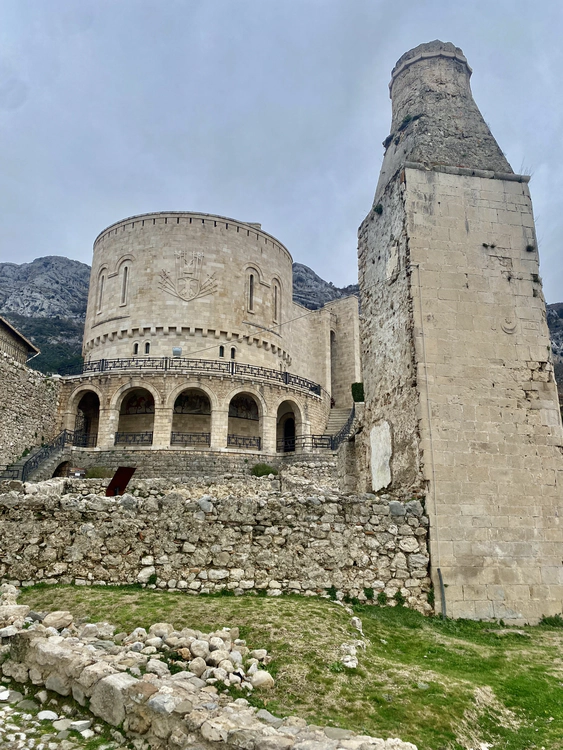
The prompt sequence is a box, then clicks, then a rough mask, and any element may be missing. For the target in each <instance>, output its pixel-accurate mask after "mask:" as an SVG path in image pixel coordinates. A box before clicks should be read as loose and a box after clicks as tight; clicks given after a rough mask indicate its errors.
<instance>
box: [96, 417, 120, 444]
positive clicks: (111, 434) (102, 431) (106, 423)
mask: <svg viewBox="0 0 563 750" xmlns="http://www.w3.org/2000/svg"><path fill="white" fill-rule="evenodd" d="M118 425H119V409H103V408H100V421H99V424H98V442H97V447H98V448H113V447H114V444H115V433H116V432H117V427H118Z"/></svg>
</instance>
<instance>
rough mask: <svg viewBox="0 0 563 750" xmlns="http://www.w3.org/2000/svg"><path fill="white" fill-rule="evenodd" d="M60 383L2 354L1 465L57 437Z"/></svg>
mask: <svg viewBox="0 0 563 750" xmlns="http://www.w3.org/2000/svg"><path fill="white" fill-rule="evenodd" d="M59 388H60V380H58V379H57V378H48V377H45V375H43V374H42V373H40V372H37V371H36V370H31V369H30V368H29V367H26V366H25V365H24V364H22V363H20V362H17V361H16V360H14V359H13V358H12V357H10V356H9V355H8V354H6V353H5V352H1V351H0V464H10V463H12V462H13V461H15V460H17V459H18V458H19V457H20V456H21V454H22V453H23V451H24V450H26V449H28V448H31V447H33V446H36V445H40V444H41V443H42V442H46V441H48V440H50V439H51V438H53V437H54V436H55V434H56V430H57V416H56V415H57V408H58V401H59Z"/></svg>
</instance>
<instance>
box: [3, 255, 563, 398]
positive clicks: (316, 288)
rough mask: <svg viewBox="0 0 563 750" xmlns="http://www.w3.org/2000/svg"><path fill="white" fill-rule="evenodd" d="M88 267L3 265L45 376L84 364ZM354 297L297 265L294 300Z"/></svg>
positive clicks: (556, 329)
mask: <svg viewBox="0 0 563 750" xmlns="http://www.w3.org/2000/svg"><path fill="white" fill-rule="evenodd" d="M89 279H90V266H88V265H86V264H85V263H80V262H79V261H77V260H70V259H69V258H63V257H61V256H57V255H49V256H47V257H45V258H37V259H36V260H34V261H32V262H31V263H22V264H21V265H18V264H17V263H0V314H1V315H3V316H4V317H6V318H7V319H8V320H9V321H10V322H11V323H12V324H13V325H15V326H16V328H18V329H19V330H20V331H21V332H22V333H23V334H24V335H25V336H27V337H28V338H29V339H31V341H33V343H34V344H36V345H37V346H38V347H39V348H40V349H41V352H42V353H41V355H40V356H39V357H36V358H35V359H34V360H33V361H32V362H31V363H30V364H32V366H34V367H35V368H36V369H38V370H40V371H41V372H50V373H55V372H58V373H60V374H62V375H64V374H66V373H69V372H71V371H72V370H73V369H74V368H75V367H76V366H77V365H79V363H80V362H81V356H80V351H81V345H82V333H83V328H84V317H85V314H86V302H87V299H88V283H89ZM351 294H355V295H358V285H357V284H350V285H349V286H346V287H336V286H334V284H333V283H332V282H328V281H325V280H324V279H322V278H321V277H320V276H319V275H318V274H316V273H315V272H314V271H313V270H311V269H310V268H309V267H308V266H305V265H303V264H302V263H294V264H293V299H294V301H295V302H297V303H299V304H300V305H303V306H304V307H307V308H308V309H309V310H317V309H318V308H319V307H322V306H323V305H325V304H326V303H327V302H331V301H332V300H335V299H340V298H341V297H347V296H349V295H351ZM547 322H548V325H549V330H550V332H551V340H552V346H553V354H554V357H555V362H556V373H557V379H558V382H560V383H562V384H563V302H558V303H556V304H553V305H548V308H547Z"/></svg>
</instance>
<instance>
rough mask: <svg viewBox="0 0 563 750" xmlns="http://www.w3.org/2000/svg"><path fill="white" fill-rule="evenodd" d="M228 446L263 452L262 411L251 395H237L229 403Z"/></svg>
mask: <svg viewBox="0 0 563 750" xmlns="http://www.w3.org/2000/svg"><path fill="white" fill-rule="evenodd" d="M227 446H228V447H229V448H246V449H253V450H261V447H262V417H261V410H260V406H259V404H258V401H257V400H256V398H255V397H254V396H253V395H252V394H250V393H237V394H236V395H235V396H233V398H232V399H231V401H230V403H229V425H228V434H227Z"/></svg>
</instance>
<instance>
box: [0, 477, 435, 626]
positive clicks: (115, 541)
mask: <svg viewBox="0 0 563 750" xmlns="http://www.w3.org/2000/svg"><path fill="white" fill-rule="evenodd" d="M333 472H334V465H333V464H330V463H329V464H327V463H324V464H322V463H320V464H317V465H311V464H308V463H307V464H304V463H299V462H296V463H295V464H294V465H293V466H292V467H290V468H288V469H286V470H285V471H284V472H283V474H282V476H281V480H280V479H273V480H270V479H267V478H263V479H255V478H250V477H248V478H229V479H225V480H223V481H215V482H213V481H207V482H198V481H196V480H193V481H191V482H186V483H182V484H178V485H175V484H173V483H171V482H167V481H166V480H147V481H142V480H141V481H140V480H137V481H134V482H133V483H132V484H131V486H130V493H129V494H126V495H123V496H122V497H118V498H106V497H104V496H103V495H102V494H100V493H101V492H103V486H104V483H103V482H102V481H99V480H98V481H96V480H86V481H81V482H79V481H77V480H62V479H57V480H50V481H48V482H43V483H39V484H28V485H25V486H24V487H18V486H17V483H13V484H11V485H9V486H8V485H7V486H5V487H4V488H3V489H4V492H3V493H2V494H1V495H0V579H2V580H5V581H8V582H16V585H19V584H29V583H32V582H37V581H45V582H52V583H54V582H62V583H70V582H75V583H78V584H89V583H102V582H103V583H106V584H111V583H137V582H141V583H151V584H152V583H153V581H155V580H156V586H158V587H160V588H168V589H179V590H185V591H187V592H189V593H201V592H211V591H219V590H221V589H223V588H227V589H230V590H233V591H234V592H235V593H243V592H244V591H249V590H253V589H256V590H260V589H262V590H266V591H267V592H268V593H269V594H270V595H278V594H281V593H282V592H283V591H290V592H294V593H303V594H309V595H311V594H324V593H325V592H326V589H328V588H330V587H333V586H334V587H335V588H336V589H337V590H338V591H339V592H340V593H341V595H342V594H348V595H350V596H355V597H358V598H360V599H365V598H366V593H365V591H364V589H373V591H374V593H375V594H377V593H378V592H381V591H385V592H386V593H387V595H388V596H389V597H393V595H394V594H395V593H396V592H397V591H400V592H401V593H402V595H403V596H404V598H405V600H406V601H407V603H408V604H409V606H411V607H415V608H417V609H419V610H421V611H425V612H427V611H430V609H431V608H430V606H429V605H428V602H427V592H428V590H429V587H430V579H429V578H428V575H427V566H428V551H427V543H426V539H427V530H428V518H427V516H426V515H425V513H424V508H423V505H422V504H421V503H420V501H418V500H416V499H413V500H409V501H408V502H404V503H403V502H399V501H397V500H394V499H392V498H391V497H390V496H386V497H375V496H374V495H344V494H341V493H339V492H337V491H335V490H334V489H333V486H334V474H333ZM280 481H281V485H280ZM10 487H11V489H10Z"/></svg>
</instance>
